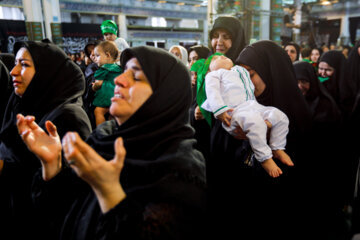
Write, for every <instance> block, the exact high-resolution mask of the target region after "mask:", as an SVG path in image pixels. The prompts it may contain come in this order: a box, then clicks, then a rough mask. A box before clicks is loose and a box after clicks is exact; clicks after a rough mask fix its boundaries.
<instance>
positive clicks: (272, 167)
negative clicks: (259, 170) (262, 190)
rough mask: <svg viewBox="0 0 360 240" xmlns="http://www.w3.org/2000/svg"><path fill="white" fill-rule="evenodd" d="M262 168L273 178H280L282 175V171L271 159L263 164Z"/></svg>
mask: <svg viewBox="0 0 360 240" xmlns="http://www.w3.org/2000/svg"><path fill="white" fill-rule="evenodd" d="M261 166H262V167H263V168H264V169H265V171H266V172H267V173H268V174H269V175H270V176H271V177H273V178H276V177H279V176H280V175H281V174H282V171H281V169H280V168H279V167H278V166H277V165H276V163H275V162H274V160H273V159H272V158H269V159H267V160H265V161H264V162H262V163H261Z"/></svg>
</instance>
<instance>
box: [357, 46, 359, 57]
mask: <svg viewBox="0 0 360 240" xmlns="http://www.w3.org/2000/svg"><path fill="white" fill-rule="evenodd" d="M357 50H358V54H359V56H360V47H358V49H357Z"/></svg>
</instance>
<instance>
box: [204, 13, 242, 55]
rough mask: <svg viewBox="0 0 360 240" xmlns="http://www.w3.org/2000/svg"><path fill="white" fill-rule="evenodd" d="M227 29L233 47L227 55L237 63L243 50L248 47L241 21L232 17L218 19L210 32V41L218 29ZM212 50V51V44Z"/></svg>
mask: <svg viewBox="0 0 360 240" xmlns="http://www.w3.org/2000/svg"><path fill="white" fill-rule="evenodd" d="M219 28H222V29H225V30H227V31H228V32H229V33H230V35H231V41H232V45H231V48H230V49H229V50H228V51H227V52H226V53H225V55H226V56H227V57H228V58H230V59H231V60H232V61H233V62H235V60H236V58H237V57H238V56H239V54H240V52H241V50H243V48H244V47H245V46H246V45H247V43H246V39H245V33H244V28H243V26H242V25H241V23H240V21H239V19H237V18H235V17H232V16H221V17H218V18H217V19H216V20H215V22H214V25H213V27H212V29H211V31H210V34H209V39H210V41H211V39H212V35H213V33H214V31H215V30H216V29H219ZM209 48H210V49H212V46H211V42H210V46H209Z"/></svg>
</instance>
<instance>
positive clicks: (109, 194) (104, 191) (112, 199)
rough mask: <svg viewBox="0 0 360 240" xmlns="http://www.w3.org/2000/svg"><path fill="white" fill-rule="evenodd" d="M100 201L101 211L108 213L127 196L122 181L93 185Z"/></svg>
mask: <svg viewBox="0 0 360 240" xmlns="http://www.w3.org/2000/svg"><path fill="white" fill-rule="evenodd" d="M92 188H93V191H94V192H95V195H96V197H97V199H98V201H99V204H100V208H101V212H102V213H106V212H108V211H109V210H110V209H112V208H114V207H115V206H116V205H118V204H119V203H120V202H122V201H123V200H124V199H125V198H126V193H125V192H124V190H123V188H122V186H121V184H120V182H117V183H115V184H113V185H111V186H102V187H92Z"/></svg>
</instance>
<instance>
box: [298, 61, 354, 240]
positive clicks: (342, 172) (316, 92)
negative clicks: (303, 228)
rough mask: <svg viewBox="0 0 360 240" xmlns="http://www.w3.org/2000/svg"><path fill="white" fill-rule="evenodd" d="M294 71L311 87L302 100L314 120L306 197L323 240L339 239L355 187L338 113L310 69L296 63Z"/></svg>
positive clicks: (339, 113)
mask: <svg viewBox="0 0 360 240" xmlns="http://www.w3.org/2000/svg"><path fill="white" fill-rule="evenodd" d="M294 69H295V74H296V78H297V80H305V81H307V82H309V83H310V89H309V90H308V92H307V93H306V95H305V99H306V102H307V103H308V105H309V106H310V108H311V111H312V119H313V128H312V131H311V137H309V138H308V140H307V141H309V142H310V143H311V144H310V145H311V146H314V147H313V148H312V151H311V157H312V159H314V160H313V161H312V162H311V165H309V167H308V171H307V179H308V180H309V185H308V186H309V188H308V189H309V193H311V194H312V197H313V200H312V203H313V206H316V208H315V209H313V217H314V218H315V219H317V221H318V222H320V223H321V224H317V229H318V231H321V232H322V233H324V234H323V236H322V238H323V239H332V237H335V238H337V239H342V238H343V237H344V236H346V231H347V230H346V227H345V226H346V218H345V215H344V213H343V207H344V205H345V204H346V202H347V201H348V202H349V199H350V195H351V194H350V192H351V191H352V190H353V186H354V184H351V183H350V184H349V181H348V178H349V176H351V175H353V174H352V173H351V172H352V171H351V170H350V172H349V163H350V161H349V160H350V158H349V157H346V151H345V152H344V149H346V148H347V147H348V145H347V139H346V135H344V134H343V131H342V128H341V126H342V115H341V111H340V109H339V108H338V106H337V104H336V102H335V100H334V99H333V98H332V96H331V95H330V94H329V93H328V92H327V90H326V89H325V87H324V86H323V85H322V84H321V83H320V81H319V80H318V78H317V75H316V73H315V70H314V68H313V66H312V65H310V64H309V63H306V62H295V63H294ZM344 137H345V139H344ZM337 139H342V140H341V141H336V140H337ZM335 172H336V174H334V173H335ZM353 182H354V181H353ZM349 191H350V192H349Z"/></svg>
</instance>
